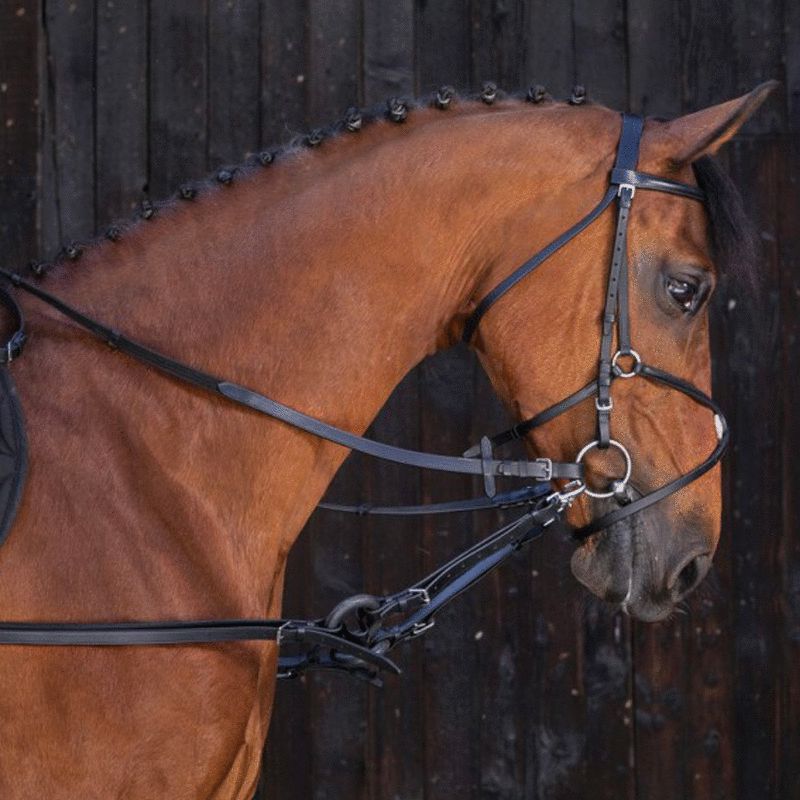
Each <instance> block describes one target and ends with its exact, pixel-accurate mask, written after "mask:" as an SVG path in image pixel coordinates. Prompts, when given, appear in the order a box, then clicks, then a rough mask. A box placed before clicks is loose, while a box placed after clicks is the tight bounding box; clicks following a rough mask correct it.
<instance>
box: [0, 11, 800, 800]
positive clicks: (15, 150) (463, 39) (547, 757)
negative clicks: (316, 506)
mask: <svg viewBox="0 0 800 800" xmlns="http://www.w3.org/2000/svg"><path fill="white" fill-rule="evenodd" d="M768 78H779V79H781V80H782V81H783V82H784V83H783V87H782V89H781V90H780V91H779V93H778V95H777V97H775V98H773V99H772V100H770V101H769V103H768V104H767V106H766V107H764V109H763V110H762V111H761V112H760V113H759V114H758V116H757V118H756V119H754V120H753V121H752V122H750V123H749V124H748V125H747V127H746V129H745V131H744V132H743V133H742V135H740V136H739V137H737V139H736V140H735V142H734V143H733V144H732V145H731V146H730V147H729V148H728V149H727V152H726V154H725V156H724V159H725V161H726V163H727V165H728V167H729V168H730V171H731V172H732V174H733V175H734V177H735V179H736V181H737V182H738V184H739V186H740V187H741V188H742V190H743V192H744V195H745V197H746V198H747V200H748V202H749V204H750V206H751V208H752V213H753V216H754V218H755V220H756V222H757V225H758V229H759V231H760V233H761V242H762V245H763V255H762V265H763V272H764V276H765V290H764V293H763V297H762V298H761V300H760V302H757V301H756V299H755V298H753V297H751V296H748V294H747V293H745V292H743V291H742V290H741V287H738V286H735V285H729V284H726V283H723V285H722V286H721V289H720V292H719V297H718V299H717V301H716V304H715V311H714V339H715V353H716V355H715V367H716V378H715V383H716V389H715V391H716V394H717V396H718V398H719V399H720V401H721V402H722V403H723V404H724V406H725V408H726V409H727V411H728V412H729V413H730V420H731V423H732V425H733V430H734V432H735V443H734V447H733V450H732V452H731V454H730V455H729V457H728V459H727V461H726V466H725V476H724V481H725V488H726V504H725V529H724V535H723V540H722V544H721V546H720V550H719V554H718V555H717V558H716V566H715V570H714V574H713V575H712V577H711V578H710V579H709V580H707V581H706V583H705V585H704V586H703V588H702V589H701V590H700V591H699V592H697V593H696V595H695V596H694V597H693V599H692V602H691V604H690V606H691V611H690V613H689V614H688V615H687V616H679V617H677V618H676V619H675V620H673V621H672V622H670V623H667V624H660V625H640V624H634V623H631V622H630V620H629V619H627V618H626V617H624V616H622V615H620V614H618V613H614V612H612V611H610V610H609V609H607V608H605V607H604V606H603V605H601V604H599V603H597V602H595V601H594V600H592V599H591V598H588V597H587V595H586V594H585V593H584V592H583V591H582V590H581V589H580V588H579V587H578V586H577V585H576V582H575V581H574V579H573V578H572V577H571V575H570V573H569V568H568V557H569V554H570V546H569V544H568V543H567V542H566V541H565V540H564V538H563V537H559V536H557V535H554V536H551V537H550V538H549V540H547V541H545V542H542V543H539V544H537V545H535V546H534V547H533V548H532V549H531V551H530V552H528V553H525V554H523V555H521V556H520V557H519V558H518V559H517V560H516V561H515V562H514V563H513V564H512V565H510V566H508V567H507V568H505V569H504V570H503V571H502V572H500V573H498V574H497V575H494V576H492V577H491V579H489V580H488V581H487V582H486V583H485V584H484V585H482V586H481V587H480V588H479V589H478V590H476V591H474V592H473V593H472V594H470V595H469V596H466V597H464V598H463V599H461V600H460V601H459V602H458V603H457V604H456V605H454V607H453V608H452V609H451V610H448V611H447V612H446V613H444V614H442V616H441V617H440V620H439V623H438V625H437V628H436V630H434V631H432V632H431V634H430V635H429V637H428V638H427V639H426V640H425V642H424V644H423V643H418V644H417V645H415V646H412V647H410V648H409V649H408V650H406V651H404V652H402V653H401V654H399V658H400V660H401V662H402V665H403V667H404V669H405V674H404V676H403V677H402V678H400V679H391V680H389V681H388V685H387V686H386V688H385V689H384V690H383V691H376V690H373V689H370V688H367V687H365V686H363V685H360V684H356V683H352V682H349V681H348V680H346V679H342V678H337V677H326V676H321V675H313V676H309V677H308V678H306V679H303V680H302V681H298V682H296V683H293V684H284V685H282V686H281V687H280V689H279V692H278V700H277V709H276V714H275V719H274V723H273V726H272V734H271V739H270V744H269V746H268V748H267V753H266V755H265V767H266V779H265V780H264V788H263V790H262V793H261V794H260V795H259V797H261V798H270V800H271V799H272V798H281V799H284V798H285V799H287V800H288V799H289V798H291V799H292V800H294V799H295V798H297V799H298V800H299V799H302V798H348V799H349V798H370V799H371V800H378V798H381V799H382V800H395V799H397V800H401V799H402V800H417V799H418V798H425V800H439V798H442V799H443V800H444V799H445V798H448V799H449V798H452V797H459V798H479V797H480V798H522V797H525V798H576V797H589V796H591V797H592V798H597V799H598V800H600V799H602V798H609V800H611V798H613V799H614V800H619V798H634V797H635V798H642V799H643V800H644V799H645V798H646V799H647V800H655V799H657V798H664V799H666V798H670V799H672V798H696V800H711V799H712V798H740V799H741V800H754V799H755V798H758V800H761V799H762V798H800V666H799V665H800V535H798V532H797V529H796V525H797V520H798V508H797V502H798V501H797V497H798V496H799V495H798V491H799V490H800V466H798V463H800V462H799V461H798V459H797V458H796V454H797V451H798V445H799V444H800V422H798V415H797V412H796V408H795V405H794V403H793V401H796V400H797V390H798V388H800V381H799V380H798V374H799V373H798V369H797V364H798V360H799V359H800V340H798V333H800V330H798V329H799V328H800V323H799V321H798V297H800V273H799V272H798V262H797V259H798V237H799V235H800V234H799V233H798V221H799V220H800V215H799V214H798V211H800V208H799V203H800V197H799V195H798V186H797V180H798V170H797V148H798V134H800V4H798V3H796V2H789V0H749V2H745V1H744V0H636V2H626V0H572V2H562V1H561V0H486V1H485V2H478V0H472V1H471V2H470V0H417V2H414V1H413V0H261V1H260V2H259V0H229V1H228V2H226V1H225V0H151V1H150V2H148V0H114V2H111V1H110V0H96V1H93V0H0V142H1V143H2V146H1V148H0V226H1V227H0V237H1V239H0V241H2V259H3V261H4V262H8V263H10V264H20V263H22V262H25V261H26V260H27V259H29V258H33V257H37V256H41V257H47V256H48V255H51V254H53V252H54V251H55V250H56V249H57V248H58V247H59V245H60V244H61V243H62V242H64V241H66V240H68V239H69V238H70V237H72V236H78V237H82V236H86V235H87V234H91V233H92V232H93V231H95V230H96V229H100V228H102V227H103V226H105V225H106V224H107V223H108V222H109V220H111V219H112V218H114V217H115V216H118V215H123V216H127V215H128V214H129V213H130V211H131V209H132V208H133V206H134V205H135V204H136V203H137V202H138V201H140V200H141V199H142V198H143V197H144V196H146V195H150V196H153V197H159V196H162V195H165V194H168V193H170V192H172V191H174V189H175V188H176V187H177V185H178V184H179V183H180V182H181V181H182V180H184V179H187V178H192V177H198V176H201V175H203V174H205V173H206V171H207V170H208V169H210V168H213V167H215V166H217V165H219V164H223V163H226V162H230V161H233V162H236V161H239V160H241V158H242V157H243V155H244V154H245V152H247V151H250V150H254V149H256V148H257V147H259V146H265V145H268V144H270V143H274V142H276V141H280V140H282V139H285V138H287V137H288V136H289V135H290V134H292V133H293V132H297V131H299V130H303V129H305V128H306V127H307V126H309V125H313V124H315V123H323V122H326V121H329V120H331V119H333V118H334V117H335V116H338V115H339V114H340V112H341V111H342V110H343V109H344V108H346V107H347V106H348V105H351V104H371V103H374V102H376V101H379V100H381V99H383V98H384V97H385V96H387V95H390V94H412V95H413V94H419V93H422V92H427V91H429V90H430V89H432V88H434V87H435V86H437V85H439V84H441V83H445V82H447V83H452V84H455V85H456V86H459V87H463V88H466V87H473V88H475V87H476V86H478V85H479V84H480V82H481V81H482V80H486V79H492V80H496V81H498V82H499V84H500V85H501V86H503V87H509V88H514V87H521V86H525V85H527V84H529V83H530V82H533V81H536V82H542V83H545V84H547V86H548V87H549V88H550V89H551V90H552V92H553V93H554V94H555V95H557V96H566V95H567V94H568V93H569V91H570V89H571V87H572V85H573V83H576V82H581V83H584V84H586V86H587V87H588V90H589V94H590V96H591V97H592V98H594V99H596V100H599V101H601V102H603V103H606V104H608V105H611V106H614V107H617V108H628V109H631V110H634V111H638V112H644V113H648V114H660V115H676V114H679V113H681V112H684V111H689V110H694V109H697V108H700V107H702V106H704V105H706V104H710V103H714V102H718V101H721V100H724V99H727V98H730V97H732V96H735V95H737V94H739V93H742V92H744V91H746V90H749V89H751V88H752V87H753V86H754V85H755V84H756V83H758V82H760V81H763V80H765V79H768ZM793 148H794V151H793ZM365 379H366V376H365ZM502 423H503V415H502V413H501V412H500V411H499V410H498V407H497V405H496V404H495V402H494V400H493V399H492V397H491V394H490V392H489V391H488V389H487V386H486V384H485V381H484V379H483V378H482V377H481V375H480V374H479V372H478V370H477V369H476V365H475V362H474V360H473V359H472V358H471V357H470V356H469V355H468V354H467V353H466V352H463V351H462V350H459V349H456V350H454V351H452V352H448V353H445V354H443V355H441V356H439V357H437V358H435V359H432V360H431V361H429V362H426V363H425V364H423V365H422V366H421V367H420V368H418V369H417V370H415V371H414V372H413V374H411V375H409V376H408V378H407V379H406V380H405V381H404V382H403V384H402V385H401V386H400V387H399V388H398V390H397V391H396V392H395V394H394V395H393V397H392V398H391V400H390V401H389V403H388V406H387V408H386V409H385V411H384V413H382V414H381V416H380V418H379V419H378V420H377V422H376V423H375V425H374V428H373V433H374V434H375V435H376V436H378V437H380V438H381V439H384V440H387V441H391V442H403V443H405V444H407V445H410V446H417V445H418V446H421V447H424V448H430V449H433V450H439V451H450V452H454V453H457V452H460V451H461V449H462V448H463V447H464V446H465V444H466V443H472V442H473V441H475V438H476V436H477V435H478V434H479V433H481V432H484V431H487V430H488V431H493V430H495V429H496V428H498V427H499V426H500V425H502ZM468 489H469V487H468V486H464V485H463V483H462V482H460V481H458V480H451V479H445V478H441V477H436V476H431V475H420V474H418V473H415V472H409V471H401V470H399V469H394V468H392V467H390V466H386V465H382V464H374V463H370V464H367V463H365V462H364V461H362V460H357V459H354V460H353V461H352V463H350V464H348V465H347V466H346V468H345V469H344V471H343V473H342V474H341V475H340V476H339V478H338V479H337V481H336V484H335V486H334V490H333V492H332V494H335V495H336V496H339V497H347V498H364V497H371V498H375V497H380V498H382V499H384V500H386V501H405V502H415V501H419V500H422V499H423V498H424V499H428V498H432V497H437V498H442V499H444V498H448V497H451V496H459V495H461V494H463V493H464V492H465V491H466V490H468ZM495 523H496V519H488V518H486V517H483V516H481V517H475V518H474V519H467V520H466V521H464V520H461V521H459V520H441V519H434V520H430V521H426V522H421V523H417V522H412V523H406V522H388V523H386V522H384V523H380V524H378V523H374V522H372V521H344V522H342V521H341V520H339V519H331V518H325V517H322V516H319V517H315V518H314V519H313V521H312V522H311V523H310V524H309V526H308V529H307V531H306V532H305V533H304V534H303V536H302V537H301V540H300V543H299V544H298V546H297V548H296V551H295V552H294V553H293V555H292V560H291V569H290V578H289V581H288V587H287V590H286V608H287V611H288V612H290V613H293V614H297V615H303V616H304V615H311V616H316V615H318V614H320V613H323V612H324V611H325V610H327V609H328V607H329V606H330V605H332V604H333V603H334V602H335V601H336V600H337V599H339V598H341V597H343V596H344V595H346V594H349V593H352V592H356V591H359V590H360V589H361V588H362V587H364V588H366V589H367V590H369V591H373V592H380V591H385V590H393V589H396V588H398V587H400V586H402V585H405V584H406V583H407V582H409V581H410V580H412V579H414V578H415V577H416V576H418V575H420V574H421V573H422V571H423V570H427V569H428V568H429V567H431V566H432V565H434V564H435V563H437V562H438V561H440V560H442V559H445V558H446V557H447V556H448V555H450V554H451V553H453V552H454V551H455V550H456V549H458V548H460V547H463V546H464V545H466V544H467V543H468V542H471V541H473V540H474V539H475V537H477V536H478V535H479V534H481V532H483V531H486V530H488V529H489V528H490V526H492V525H494V524H495ZM1 746H2V743H0V747H1Z"/></svg>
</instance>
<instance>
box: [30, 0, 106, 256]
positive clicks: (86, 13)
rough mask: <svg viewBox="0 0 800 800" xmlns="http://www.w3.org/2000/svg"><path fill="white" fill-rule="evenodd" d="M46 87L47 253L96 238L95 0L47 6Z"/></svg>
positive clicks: (44, 237)
mask: <svg viewBox="0 0 800 800" xmlns="http://www.w3.org/2000/svg"><path fill="white" fill-rule="evenodd" d="M43 12H44V14H43V22H44V29H43V40H44V57H45V63H46V70H47V72H46V82H47V89H46V95H44V98H45V99H44V100H43V102H44V107H43V114H44V120H43V124H44V142H43V147H44V152H43V160H42V206H41V208H42V217H41V240H42V252H43V253H44V254H47V255H48V256H52V255H55V253H56V251H58V250H59V249H60V247H61V245H62V244H64V243H65V242H66V241H68V240H69V239H79V238H85V237H87V236H91V235H92V234H93V233H94V230H95V218H94V208H95V200H94V147H95V142H94V123H95V117H94V111H95V106H94V97H93V90H94V54H95V6H94V0H74V2H70V3H53V2H49V3H46V4H45V5H44V8H43Z"/></svg>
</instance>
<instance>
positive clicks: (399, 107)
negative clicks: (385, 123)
mask: <svg viewBox="0 0 800 800" xmlns="http://www.w3.org/2000/svg"><path fill="white" fill-rule="evenodd" d="M386 109H387V113H388V115H389V119H390V120H391V121H392V122H405V121H406V118H407V117H408V104H407V103H406V102H405V100H401V99H400V98H399V97H390V98H389V99H388V100H387V101H386Z"/></svg>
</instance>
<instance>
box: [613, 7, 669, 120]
mask: <svg viewBox="0 0 800 800" xmlns="http://www.w3.org/2000/svg"><path fill="white" fill-rule="evenodd" d="M680 15H681V9H680V5H679V4H678V3H677V2H667V3H665V2H663V0H640V1H639V2H636V3H629V4H628V6H627V37H626V38H627V42H628V80H629V86H630V92H629V94H630V97H629V100H630V102H629V106H630V108H629V109H628V110H630V111H632V112H634V113H636V114H642V115H644V116H651V115H652V116H663V117H676V116H678V115H679V114H680V113H681V111H682V110H683V109H682V105H681V96H682V88H683V87H682V82H681V67H682V63H681V48H680ZM621 110H623V109H621Z"/></svg>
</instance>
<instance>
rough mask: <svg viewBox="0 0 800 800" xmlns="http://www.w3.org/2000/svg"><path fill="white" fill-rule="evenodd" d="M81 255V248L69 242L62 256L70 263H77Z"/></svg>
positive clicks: (75, 243)
mask: <svg viewBox="0 0 800 800" xmlns="http://www.w3.org/2000/svg"><path fill="white" fill-rule="evenodd" d="M82 253H83V248H82V247H81V246H80V245H79V244H78V243H77V242H70V243H69V244H68V245H67V246H66V247H65V248H64V255H65V256H66V258H68V259H69V260H70V261H77V260H78V259H79V258H80V257H81V254H82Z"/></svg>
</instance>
